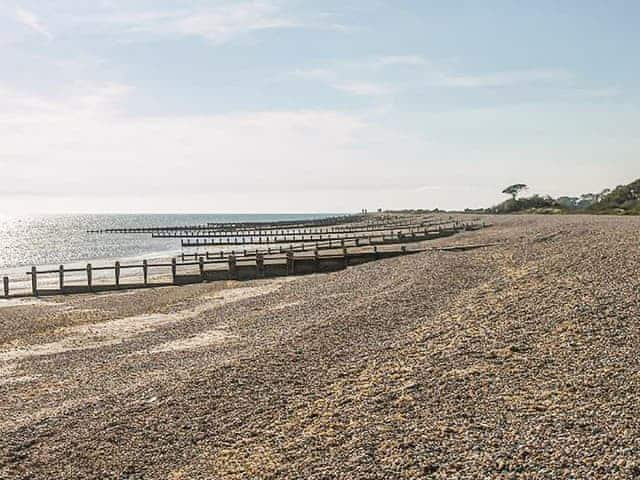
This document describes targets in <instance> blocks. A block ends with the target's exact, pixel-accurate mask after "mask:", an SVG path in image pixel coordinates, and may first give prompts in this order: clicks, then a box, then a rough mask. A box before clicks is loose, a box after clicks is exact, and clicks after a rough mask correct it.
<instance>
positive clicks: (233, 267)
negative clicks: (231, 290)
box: [227, 253, 237, 279]
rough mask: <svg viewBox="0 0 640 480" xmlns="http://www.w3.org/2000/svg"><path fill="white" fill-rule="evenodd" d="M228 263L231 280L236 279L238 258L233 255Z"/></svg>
mask: <svg viewBox="0 0 640 480" xmlns="http://www.w3.org/2000/svg"><path fill="white" fill-rule="evenodd" d="M227 262H228V264H229V267H228V268H229V278H231V279H235V278H236V274H237V270H236V256H235V255H234V254H233V253H232V254H231V255H229V257H228V259H227Z"/></svg>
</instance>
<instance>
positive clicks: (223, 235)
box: [2, 214, 485, 298]
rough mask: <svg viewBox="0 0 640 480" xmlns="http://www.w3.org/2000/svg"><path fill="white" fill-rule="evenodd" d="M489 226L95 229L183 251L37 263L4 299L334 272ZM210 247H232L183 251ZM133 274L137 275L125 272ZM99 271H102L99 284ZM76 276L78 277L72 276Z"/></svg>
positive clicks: (380, 223) (320, 223) (414, 219)
mask: <svg viewBox="0 0 640 480" xmlns="http://www.w3.org/2000/svg"><path fill="white" fill-rule="evenodd" d="M483 227H485V224H484V223H483V222H481V221H479V220H478V219H473V220H469V219H465V221H462V220H460V219H456V218H454V217H447V218H442V217H438V218H434V217H433V216H427V215H388V214H373V215H349V216H337V217H330V218H321V219H316V220H301V221H279V222H244V223H216V224H211V223H210V224H207V225H191V226H180V227H174V226H159V227H137V228H136V227H132V228H126V229H97V230H91V231H89V232H90V233H93V234H96V235H99V234H117V235H130V234H147V235H149V234H150V235H152V236H153V237H161V238H167V237H168V238H179V239H181V245H182V247H183V252H182V254H181V255H180V256H179V257H174V258H171V259H170V261H164V262H156V263H154V262H150V261H147V260H142V261H140V262H134V263H127V264H123V263H121V262H119V261H116V262H114V263H113V264H111V265H101V266H93V265H92V264H90V263H89V264H87V265H86V267H82V268H69V267H65V266H64V265H60V267H59V268H57V269H50V270H38V268H37V267H35V266H33V267H31V269H30V270H29V271H28V272H26V275H27V276H28V277H29V278H30V283H31V289H30V291H23V292H11V291H10V279H9V277H6V276H5V277H3V282H2V283H3V296H4V297H5V298H12V297H24V296H36V297H38V296H46V295H59V294H72V293H89V292H101V291H111V290H119V289H135V288H149V287H159V286H168V285H187V284H192V283H200V282H207V281H219V280H250V279H256V278H268V277H277V276H284V275H304V274H310V273H317V272H330V271H336V270H340V269H343V268H346V267H348V266H350V265H357V264H360V263H364V262H369V261H374V260H378V259H382V258H389V257H394V256H398V255H408V254H413V253H418V252H421V251H424V249H425V248H424V247H420V246H417V244H418V243H420V242H425V241H428V240H433V239H437V238H443V237H449V236H452V235H455V234H457V233H458V232H460V231H465V230H476V229H480V228H483ZM285 244H286V245H285ZM207 246H217V247H233V248H231V249H228V248H227V249H220V250H217V251H210V250H208V249H207V250H205V251H199V250H196V251H194V252H191V253H185V252H184V248H196V249H199V248H202V247H207ZM251 246H255V248H251ZM238 247H241V248H238ZM247 247H249V248H247ZM126 271H128V272H129V273H130V275H128V276H125V275H124V273H125V272H126ZM98 273H100V274H101V275H102V276H101V278H100V280H99V281H96V276H97V274H98ZM105 273H107V274H106V275H105ZM134 274H135V275H134ZM70 276H74V277H73V279H72V280H71V281H70V280H69V277H70ZM52 277H54V278H53V281H52ZM133 277H135V279H134V280H132V278H133ZM78 278H81V280H78ZM43 279H46V280H47V282H45V283H46V285H43V284H42V280H43ZM52 285H55V286H52Z"/></svg>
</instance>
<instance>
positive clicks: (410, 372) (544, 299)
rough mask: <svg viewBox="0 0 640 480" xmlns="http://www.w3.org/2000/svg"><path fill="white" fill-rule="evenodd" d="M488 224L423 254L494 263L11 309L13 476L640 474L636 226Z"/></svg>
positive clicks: (1, 371)
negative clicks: (464, 247)
mask: <svg viewBox="0 0 640 480" xmlns="http://www.w3.org/2000/svg"><path fill="white" fill-rule="evenodd" d="M491 221H492V224H493V226H492V227H491V228H488V229H485V230H479V231H474V232H466V233H461V234H460V236H457V237H454V239H442V240H436V241H433V242H429V243H428V245H429V246H444V245H447V244H451V243H455V244H460V245H462V244H478V243H484V244H488V243H493V242H498V241H499V242H500V245H498V246H493V247H491V248H485V249H477V250H468V251H435V250H430V251H425V252H422V253H419V254H416V255H410V256H405V257H396V258H391V259H386V260H380V261H377V262H371V263H366V264H362V265H359V266H355V267H349V268H348V269H346V270H342V271H339V272H334V273H326V274H324V273H323V274H312V275H308V276H299V277H286V278H283V279H268V280H251V281H247V282H236V281H226V282H212V283H204V284H196V285H187V286H182V287H175V286H172V287H162V288H157V289H148V290H145V291H123V292H114V293H108V294H100V295H68V296H64V297H56V298H55V299H53V298H52V299H51V301H50V302H49V299H47V303H44V302H43V303H34V304H30V305H23V306H16V307H7V308H1V309H0V392H1V393H2V395H3V398H4V399H5V401H4V402H3V403H2V404H1V405H0V413H1V415H0V417H1V418H3V419H4V420H3V421H1V422H0V476H3V475H5V476H7V477H9V478H16V479H21V478H29V477H33V476H36V477H43V478H74V477H75V478H96V479H97V478H121V477H122V476H123V475H128V476H130V477H133V478H146V479H156V478H158V479H160V478H171V479H182V478H184V479H186V478H212V477H215V478H273V477H278V478H292V479H293V478H301V477H303V478H336V477H340V478H460V477H465V478H469V477H473V478H476V477H487V478H491V477H499V476H501V475H502V476H504V475H512V476H515V477H531V478H538V477H539V476H544V475H549V476H551V477H555V478H566V477H576V478H588V477H594V476H598V477H602V478H605V477H610V478H629V477H630V476H631V477H633V475H634V474H635V475H637V474H638V472H640V464H639V463H638V461H637V452H638V451H639V450H638V449H640V444H638V438H640V424H638V422H637V418H638V416H639V415H640V410H639V408H640V407H639V405H640V384H639V383H638V377H637V372H638V371H639V370H640V363H639V362H640V360H639V359H638V356H637V345H638V342H640V324H639V323H638V318H640V259H639V258H638V256H637V255H635V254H634V253H632V252H635V250H634V249H636V248H637V239H638V236H637V235H638V234H637V232H638V231H639V227H640V218H637V217H636V218H632V217H612V218H607V217H588V218H587V217H581V218H578V217H539V216H528V217H526V216H512V217H504V216H499V217H491ZM558 232H560V233H558ZM542 469H544V471H545V472H546V473H545V474H544V475H543V474H541V473H540V472H541V470H542ZM123 472H124V473H123Z"/></svg>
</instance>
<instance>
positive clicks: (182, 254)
mask: <svg viewBox="0 0 640 480" xmlns="http://www.w3.org/2000/svg"><path fill="white" fill-rule="evenodd" d="M181 255H182V262H183V263H184V252H182V253H181Z"/></svg>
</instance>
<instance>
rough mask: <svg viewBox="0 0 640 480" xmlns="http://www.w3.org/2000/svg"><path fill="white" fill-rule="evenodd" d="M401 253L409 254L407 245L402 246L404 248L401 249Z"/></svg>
mask: <svg viewBox="0 0 640 480" xmlns="http://www.w3.org/2000/svg"><path fill="white" fill-rule="evenodd" d="M400 251H401V252H402V253H407V246H406V245H402V247H400Z"/></svg>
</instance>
